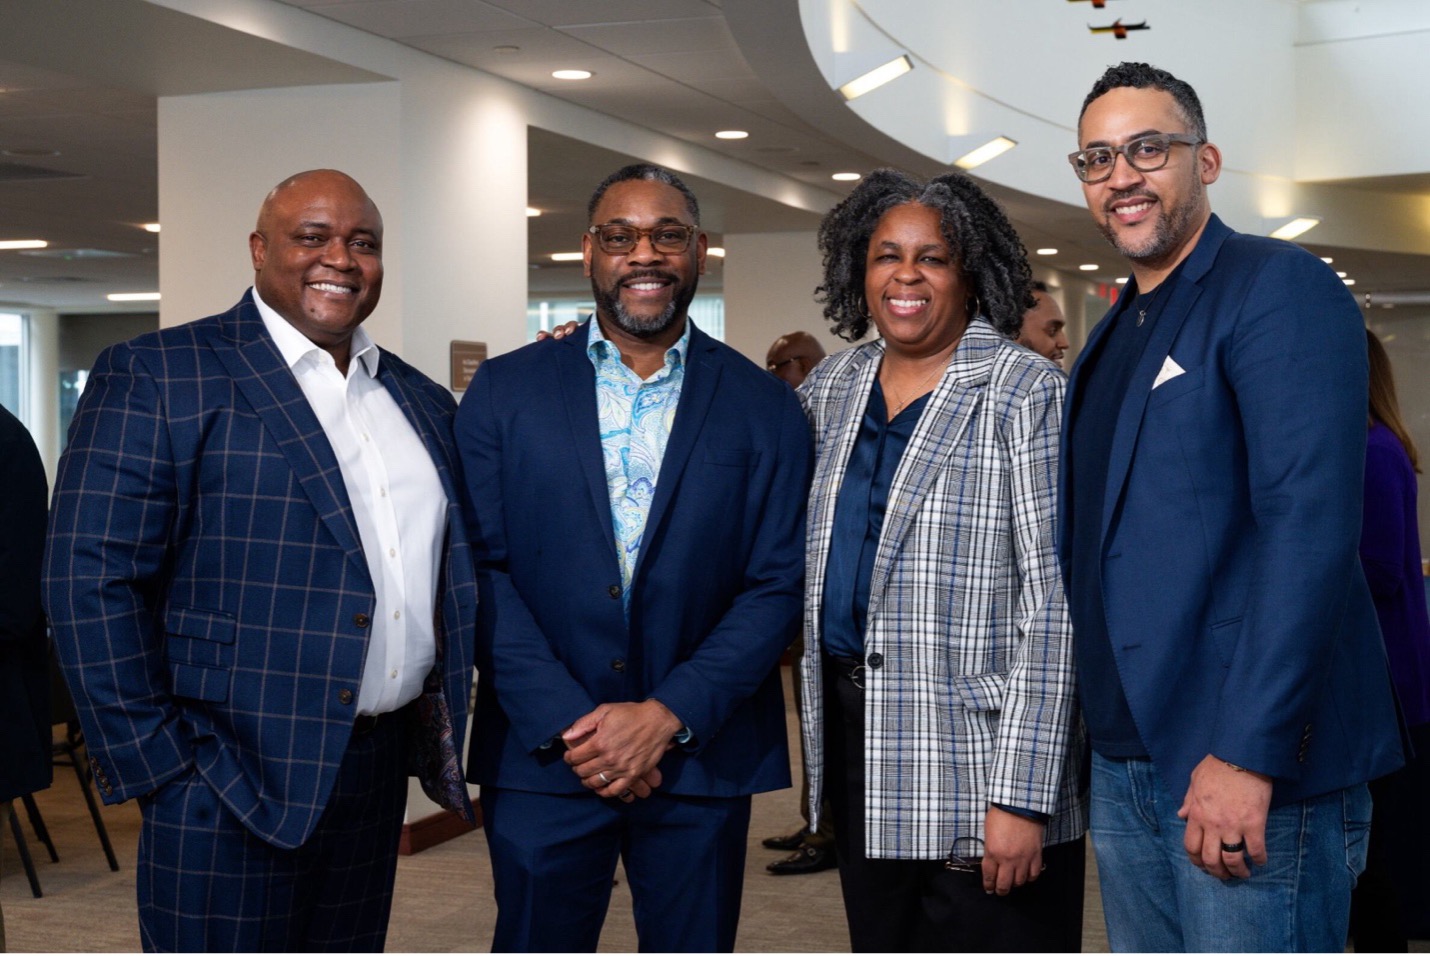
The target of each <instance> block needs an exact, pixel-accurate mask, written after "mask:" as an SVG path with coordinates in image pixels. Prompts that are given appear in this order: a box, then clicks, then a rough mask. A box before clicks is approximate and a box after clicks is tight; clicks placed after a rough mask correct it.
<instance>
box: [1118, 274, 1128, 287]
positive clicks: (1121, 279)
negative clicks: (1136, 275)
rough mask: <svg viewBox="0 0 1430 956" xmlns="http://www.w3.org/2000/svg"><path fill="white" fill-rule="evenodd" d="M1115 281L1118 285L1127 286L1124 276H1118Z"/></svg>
mask: <svg viewBox="0 0 1430 956" xmlns="http://www.w3.org/2000/svg"><path fill="white" fill-rule="evenodd" d="M1115 281H1116V282H1117V284H1118V285H1126V284H1127V277H1126V276H1118V277H1117V279H1116V280H1115Z"/></svg>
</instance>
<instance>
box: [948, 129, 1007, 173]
mask: <svg viewBox="0 0 1430 956" xmlns="http://www.w3.org/2000/svg"><path fill="white" fill-rule="evenodd" d="M1017 145H1018V143H1017V142H1016V141H1015V140H1011V139H1009V138H1008V137H1006V136H998V137H995V138H993V139H990V140H989V141H988V142H986V143H984V144H983V145H982V146H980V147H978V148H977V149H975V150H971V151H969V152H967V153H964V154H963V155H962V156H960V157H958V158H957V159H955V160H954V161H953V165H955V166H957V167H958V168H959V169H973V168H974V167H976V166H982V165H983V164H984V163H986V162H988V161H989V160H990V159H993V158H994V157H997V156H1002V155H1003V154H1004V153H1006V152H1008V150H1010V149H1012V148H1013V147H1014V146H1017Z"/></svg>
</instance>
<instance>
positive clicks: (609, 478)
mask: <svg viewBox="0 0 1430 956" xmlns="http://www.w3.org/2000/svg"><path fill="white" fill-rule="evenodd" d="M590 329H591V332H590V338H589V339H588V341H587V345H586V354H587V356H589V357H590V359H591V364H592V365H594V366H595V367H596V414H597V416H598V419H599V421H600V427H601V452H602V455H603V457H604V458H605V464H606V488H607V490H608V491H609V493H610V496H611V523H612V527H613V528H614V530H615V537H616V552H617V554H616V557H617V560H618V561H619V562H620V565H621V591H622V594H621V599H622V602H623V603H624V605H625V609H626V613H627V614H629V613H630V607H631V576H632V574H633V573H634V572H635V567H636V561H637V560H638V559H639V558H640V550H641V536H642V535H643V534H644V532H645V522H646V516H647V515H649V514H650V503H651V500H652V499H653V498H654V497H655V483H656V479H658V478H659V477H660V462H661V459H663V458H664V457H665V446H666V442H667V441H669V439H670V429H671V426H672V425H674V424H675V409H676V406H677V405H679V404H680V387H681V385H682V384H683V383H684V381H685V353H686V348H687V347H688V346H689V344H690V320H689V319H687V320H686V322H685V334H683V335H682V336H681V337H680V341H678V342H676V343H675V345H673V346H671V347H670V349H668V350H667V351H666V353H665V365H664V367H662V368H661V369H660V371H658V372H656V373H655V374H654V375H652V376H651V377H650V378H649V379H647V380H645V381H641V379H640V377H639V376H637V375H636V373H635V372H632V371H631V370H630V369H629V368H627V367H626V366H625V365H623V364H622V363H621V350H620V349H619V348H617V347H616V344H615V343H614V342H612V341H611V340H610V339H608V338H606V337H605V336H604V335H602V334H601V326H600V323H599V322H597V321H596V319H595V318H592V319H591V322H590Z"/></svg>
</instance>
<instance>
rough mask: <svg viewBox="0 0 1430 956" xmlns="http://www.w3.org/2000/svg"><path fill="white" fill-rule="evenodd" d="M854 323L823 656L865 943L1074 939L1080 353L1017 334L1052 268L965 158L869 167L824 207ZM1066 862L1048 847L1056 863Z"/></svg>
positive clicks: (816, 678)
mask: <svg viewBox="0 0 1430 956" xmlns="http://www.w3.org/2000/svg"><path fill="white" fill-rule="evenodd" d="M819 240H820V248H821V250H822V252H823V254H824V267H825V276H824V283H823V285H821V287H820V289H819V292H820V294H821V296H822V301H824V303H825V310H824V311H825V315H826V317H827V318H829V319H830V321H831V322H832V323H833V326H834V330H835V332H836V333H838V334H840V335H842V336H844V337H845V338H848V339H850V340H851V341H854V340H858V339H860V338H862V337H863V336H864V334H865V333H866V332H867V331H868V329H869V327H870V325H871V324H872V325H873V326H874V327H875V328H876V330H877V332H878V334H879V339H878V340H877V341H874V342H871V343H867V344H865V345H861V346H858V347H856V348H853V349H849V350H847V351H845V352H841V353H839V354H837V355H835V356H832V357H831V358H829V359H827V360H825V361H824V362H823V363H821V364H820V365H819V366H817V367H816V368H815V369H814V371H813V372H812V373H811V374H810V376H809V378H808V380H807V381H806V382H805V384H804V386H803V387H802V388H801V389H800V398H801V400H802V401H803V403H804V406H805V410H806V412H807V414H808V415H809V418H810V422H811V424H812V427H813V431H814V435H815V441H816V448H817V454H818V461H817V465H816V471H815V478H814V486H813V489H812V491H811V494H810V501H809V531H808V564H807V597H806V608H805V629H806V634H807V635H808V636H809V640H808V642H807V650H806V653H805V657H804V659H803V661H802V662H801V665H802V666H801V684H802V686H801V693H802V694H803V696H804V712H805V716H806V720H805V724H804V735H805V753H806V760H807V763H808V766H807V768H806V769H807V773H808V775H809V781H810V797H809V801H810V814H811V819H812V820H813V819H814V817H815V815H817V813H818V809H819V806H820V802H821V797H822V796H823V794H824V793H825V792H826V788H828V790H827V792H828V795H829V797H830V799H831V801H832V805H833V807H834V813H835V826H836V831H837V833H838V834H839V837H838V841H839V845H838V852H839V867H840V877H841V882H842V885H843V890H844V899H845V909H846V913H847V916H848V919H849V928H850V936H851V939H852V942H853V947H854V950H855V951H856V952H858V951H874V950H883V951H894V952H909V951H919V950H925V951H934V950H936V951H957V950H985V951H1018V950H1022V951H1033V950H1076V949H1078V948H1079V944H1080V940H1081V927H1082V883H1083V857H1084V854H1083V845H1082V839H1081V837H1082V835H1083V832H1084V830H1085V829H1086V821H1087V811H1086V806H1085V804H1084V802H1083V798H1082V793H1083V786H1082V782H1081V779H1080V776H1081V763H1082V760H1081V740H1080V734H1079V726H1080V722H1079V718H1078V714H1077V708H1076V705H1075V701H1074V677H1073V661H1072V629H1071V626H1070V624H1069V622H1068V616H1067V610H1066V607H1065V604H1064V599H1063V592H1062V585H1061V581H1060V578H1059V575H1058V570H1057V559H1056V556H1055V554H1054V551H1053V520H1054V515H1053V507H1054V494H1055V482H1056V477H1057V449H1058V436H1059V423H1060V421H1061V417H1062V396H1063V386H1064V377H1063V375H1062V373H1061V372H1060V371H1059V370H1058V369H1056V368H1055V367H1054V366H1053V365H1052V364H1051V363H1049V362H1048V361H1047V360H1046V359H1043V358H1041V357H1040V356H1038V355H1035V354H1034V353H1032V352H1030V351H1028V350H1027V349H1025V348H1022V347H1020V346H1018V345H1015V344H1013V342H1011V341H1010V340H1009V338H1008V335H1009V334H1011V333H1014V332H1016V330H1017V328H1018V324H1019V321H1020V320H1021V318H1022V314H1023V312H1024V311H1025V309H1026V308H1028V307H1030V306H1031V305H1032V299H1031V297H1030V294H1029V288H1030V282H1031V274H1030V271H1029V268H1028V265H1027V261H1026V258H1025V256H1024V252H1023V248H1022V244H1021V243H1020V242H1019V240H1018V237H1017V235H1016V233H1015V232H1014V231H1013V228H1012V226H1011V225H1010V224H1009V223H1008V220H1007V219H1006V217H1004V215H1003V213H1002V211H1001V210H1000V209H999V208H998V207H997V205H996V204H994V202H993V201H992V200H991V199H989V198H988V197H987V196H986V195H985V194H984V193H983V192H982V191H981V190H980V189H979V188H978V186H977V185H975V184H974V182H973V181H972V180H971V179H969V178H967V177H966V176H963V175H961V174H949V175H944V176H939V177H937V178H935V179H933V180H932V181H930V182H928V183H922V182H919V181H916V180H914V179H912V178H911V177H909V176H906V175H904V174H902V173H899V172H896V171H894V170H879V171H877V172H875V173H873V174H871V175H870V176H869V177H867V178H866V179H865V180H864V181H863V182H862V183H861V184H860V185H859V187H858V188H856V189H855V191H854V192H853V193H852V194H851V195H850V196H849V198H848V199H846V200H845V201H844V202H843V203H841V204H840V205H839V206H837V207H836V208H835V209H834V210H833V211H832V212H830V214H829V215H828V216H827V217H826V218H825V220H824V223H823V225H822V226H821V228H820V234H819ZM1044 869H1046V870H1047V872H1046V873H1044V872H1043V871H1044Z"/></svg>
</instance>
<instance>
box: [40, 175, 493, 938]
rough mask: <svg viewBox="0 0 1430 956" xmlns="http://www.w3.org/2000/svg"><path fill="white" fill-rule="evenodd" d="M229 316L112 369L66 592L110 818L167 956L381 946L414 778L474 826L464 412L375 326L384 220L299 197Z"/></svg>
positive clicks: (90, 388)
mask: <svg viewBox="0 0 1430 956" xmlns="http://www.w3.org/2000/svg"><path fill="white" fill-rule="evenodd" d="M249 251H250V254H251V258H252V261H253V268H254V273H255V278H254V287H253V288H252V289H251V290H249V291H248V292H247V293H245V294H244V296H243V299H242V300H241V301H240V302H239V303H238V305H236V306H234V307H233V308H232V309H230V310H229V311H227V312H225V313H223V314H221V315H215V316H211V317H209V318H207V319H200V320H199V321H197V322H191V323H189V324H187V325H180V326H175V327H173V328H167V329H162V330H160V331H159V332H156V333H152V334H150V335H145V336H141V337H139V338H137V339H135V340H133V341H132V342H126V343H124V344H121V345H116V346H114V347H112V348H110V349H107V350H106V351H105V352H104V353H103V354H102V355H101V356H100V357H99V360H98V361H97V362H96V364H95V367H94V371H93V373H92V374H91V376H90V379H89V383H88V385H87V386H86V388H85V390H84V395H83V396H82V397H81V398H80V402H79V407H78V409H77V410H76V412H75V419H74V425H73V426H72V427H71V429H70V440H69V447H68V449H67V450H66V452H65V455H64V457H63V459H62V460H61V462H60V468H59V478H58V480H57V482H56V492H55V501H54V510H53V513H52V517H51V525H50V542H49V549H48V552H47V568H46V588H47V597H48V605H49V610H50V616H51V619H52V622H53V625H54V633H55V639H56V645H57V648H58V650H59V652H60V657H61V660H62V661H63V663H64V665H65V675H66V677H67V678H68V680H69V684H70V688H71V690H72V691H73V692H74V698H75V703H76V704H77V705H78V707H79V714H80V721H81V723H82V724H83V725H84V731H85V739H86V741H87V743H88V746H89V754H90V762H91V764H92V765H93V767H94V771H95V780H96V782H97V784H98V787H99V790H100V792H101V794H102V795H103V797H104V800H105V802H107V803H117V802H120V801H123V800H128V799H131V798H137V799H138V800H139V805H140V809H141V811H142V813H143V818H144V822H143V828H142V829H141V831H140V836H139V867H138V895H139V929H140V934H141V939H142V942H143V945H144V948H145V949H146V950H149V951H153V950H160V951H172V950H178V951H188V952H195V951H218V950H247V951H296V952H303V951H342V950H355V951H362V952H371V951H374V950H381V949H382V944H383V939H384V937H385V934H386V931H387V919H388V914H389V912H390V910H391V905H392V886H393V878H394V875H395V873H396V865H397V842H398V839H399V837H400V835H401V830H402V818H403V809H404V806H405V804H406V799H407V777H408V774H409V773H410V772H414V773H417V774H418V775H419V776H420V777H421V779H422V782H423V786H424V788H426V790H427V792H428V793H429V795H431V796H432V798H433V799H434V800H437V801H438V802H439V803H441V804H443V805H444V806H446V807H447V808H448V809H451V810H453V811H454V812H456V813H458V814H463V815H465V816H466V817H467V818H468V819H470V818H471V815H472V814H471V804H470V802H469V801H468V800H467V797H466V787H465V785H464V784H463V782H462V770H461V763H460V760H459V759H458V757H459V754H458V752H457V747H458V746H459V745H460V742H461V740H462V731H463V726H464V724H465V722H466V715H467V708H466V701H467V689H468V687H469V686H470V682H471V641H472V632H473V627H474V618H475V606H474V605H475V599H476V593H475V592H476V587H475V582H474V580H473V571H472V565H471V558H470V552H469V550H468V547H467V543H466V534H465V529H464V526H463V521H462V518H461V515H460V511H459V508H460V492H459V489H458V487H457V480H458V479H457V475H458V469H457V461H456V450H455V448H454V447H453V445H452V437H451V423H452V415H453V414H454V413H455V411H456V409H455V403H454V402H453V401H452V396H451V394H450V393H449V392H447V390H446V389H444V388H441V387H440V386H438V385H437V384H436V383H435V382H433V381H432V380H431V379H429V378H427V376H425V375H423V374H422V373H421V372H418V371H417V370H416V369H414V368H412V367H411V366H409V365H407V364H406V363H404V362H403V361H402V360H401V359H399V358H397V357H396V356H395V355H392V354H391V353H388V352H384V351H382V350H381V349H379V348H378V347H377V346H376V345H374V344H373V343H372V341H371V339H370V338H368V336H367V334H366V333H365V332H364V331H363V330H362V329H361V327H360V326H361V324H362V321H363V320H364V319H365V318H367V316H368V315H369V314H370V313H371V312H372V310H373V308H374V307H375V306H376V305H377V301H378V296H379V294H380V292H381V289H382V216H381V215H380V214H379V213H378V210H377V207H376V206H375V205H374V204H373V202H372V200H371V199H369V198H368V196H367V193H366V192H364V191H363V189H362V187H361V186H359V185H358V184H357V183H356V182H354V181H353V180H352V179H351V178H350V177H348V176H346V175H345V174H343V173H340V172H337V171H336V170H330V169H329V170H311V171H309V172H306V173H299V174H298V175H296V176H292V177H290V178H289V179H287V180H285V181H284V182H282V183H280V184H279V185H278V186H276V187H275V188H274V189H273V191H272V192H271V193H269V195H268V198H267V199H266V200H265V201H264V203H263V207H262V209H261V211H260V212H259V217H258V225H257V228H256V229H255V230H254V232H253V233H252V234H251V235H250V237H249Z"/></svg>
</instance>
